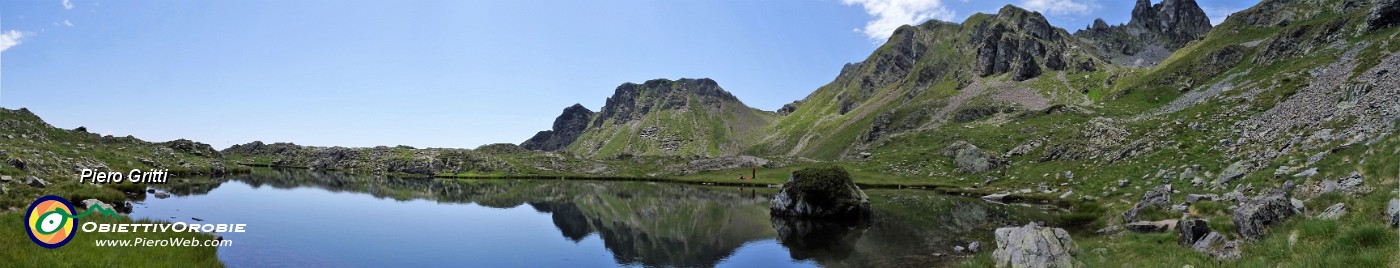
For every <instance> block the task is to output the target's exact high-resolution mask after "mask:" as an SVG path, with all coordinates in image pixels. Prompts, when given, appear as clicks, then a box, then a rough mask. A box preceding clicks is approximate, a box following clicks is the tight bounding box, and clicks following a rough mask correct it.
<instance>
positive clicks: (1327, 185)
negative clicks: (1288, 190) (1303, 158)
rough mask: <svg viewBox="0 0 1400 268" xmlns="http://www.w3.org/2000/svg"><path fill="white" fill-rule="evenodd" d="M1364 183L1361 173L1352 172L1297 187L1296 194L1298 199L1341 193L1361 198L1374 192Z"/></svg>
mask: <svg viewBox="0 0 1400 268" xmlns="http://www.w3.org/2000/svg"><path fill="white" fill-rule="evenodd" d="M1364 183H1365V178H1364V177H1362V176H1361V173H1359V172H1354V171H1353V172H1352V173H1351V174H1349V175H1347V176H1346V177H1341V178H1337V179H1327V180H1322V181H1318V182H1315V183H1312V184H1307V185H1303V186H1301V187H1298V190H1297V191H1296V193H1297V195H1298V196H1299V197H1300V198H1303V199H1311V198H1313V197H1317V196H1319V195H1322V194H1325V193H1331V192H1341V193H1344V194H1347V195H1351V196H1361V195H1365V194H1368V193H1371V191H1374V190H1375V189H1374V188H1371V187H1368V186H1365V185H1363V184H1364Z"/></svg>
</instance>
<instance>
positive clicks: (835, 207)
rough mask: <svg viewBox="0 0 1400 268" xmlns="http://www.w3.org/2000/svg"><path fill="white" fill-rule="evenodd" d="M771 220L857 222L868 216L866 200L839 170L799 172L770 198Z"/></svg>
mask: <svg viewBox="0 0 1400 268" xmlns="http://www.w3.org/2000/svg"><path fill="white" fill-rule="evenodd" d="M769 212H770V213H771V214H773V215H774V216H789V217H803V218H822V219H859V218H866V217H869V216H870V212H871V210H870V199H869V198H868V197H866V195H865V192H864V191H861V190H860V187H858V186H856V184H855V182H853V181H851V175H850V173H847V172H846V170H845V169H843V168H841V167H839V166H826V167H816V168H806V169H800V170H797V171H793V172H792V177H790V178H788V181H787V183H784V184H783V188H782V189H781V190H779V191H778V195H776V196H774V197H773V202H772V204H771V206H770V207H769Z"/></svg>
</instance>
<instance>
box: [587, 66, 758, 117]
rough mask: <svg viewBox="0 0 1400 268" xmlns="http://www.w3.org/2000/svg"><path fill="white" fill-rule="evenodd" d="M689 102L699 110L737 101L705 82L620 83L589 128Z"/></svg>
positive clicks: (711, 83)
mask: <svg viewBox="0 0 1400 268" xmlns="http://www.w3.org/2000/svg"><path fill="white" fill-rule="evenodd" d="M692 101H694V103H696V104H700V105H701V106H718V105H720V104H721V103H725V102H738V101H739V99H738V98H735V97H734V95H732V94H729V91H725V90H724V89H723V88H720V87H719V83H716V82H715V80H712V79H709V78H700V79H687V78H683V79H678V80H670V79H653V80H648V81H646V82H643V83H641V84H636V83H623V84H622V85H620V86H617V90H615V91H614V92H613V95H612V97H608V100H607V101H606V102H605V103H604V105H603V109H602V110H599V111H598V120H594V121H593V126H594V127H597V126H602V125H603V123H604V122H606V121H607V120H609V119H613V120H617V122H619V123H620V122H627V121H631V120H633V119H638V118H641V117H643V116H646V115H647V114H649V113H651V112H653V111H660V110H672V109H682V108H687V107H688V106H689V105H690V104H691V103H692ZM694 108H701V107H694Z"/></svg>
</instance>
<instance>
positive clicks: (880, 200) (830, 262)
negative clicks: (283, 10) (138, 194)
mask: <svg viewBox="0 0 1400 268" xmlns="http://www.w3.org/2000/svg"><path fill="white" fill-rule="evenodd" d="M191 181H195V182H191ZM230 181H234V182H237V183H239V184H246V185H247V186H249V187H251V189H250V190H245V191H247V192H240V193H238V194H240V195H253V196H250V197H249V198H256V197H255V196H256V195H257V193H258V192H259V191H265V189H268V188H271V189H279V190H288V189H292V190H293V191H307V190H311V191H327V192H330V193H352V194H354V195H363V194H368V195H370V196H373V197H374V198H377V199H380V200H383V201H389V200H388V199H392V200H395V201H400V202H409V201H414V200H426V201H433V202H437V203H438V206H458V205H464V204H475V205H479V206H483V207H489V208H499V209H515V208H519V207H522V205H528V208H530V209H533V210H534V211H537V212H539V213H547V214H549V216H548V217H549V219H550V220H551V221H552V224H553V226H554V227H555V228H556V229H557V231H558V232H559V234H560V235H561V236H562V237H563V238H564V239H566V240H567V241H570V242H572V243H573V244H582V243H589V241H590V240H589V238H590V237H591V236H594V235H596V236H597V238H598V240H601V242H602V246H603V248H605V249H606V251H607V252H606V254H610V255H611V257H612V263H614V264H616V265H629V266H632V265H640V266H675V267H711V266H753V265H754V263H744V262H747V261H752V260H755V259H768V260H777V261H778V262H777V263H787V264H788V265H791V266H808V265H811V264H817V265H821V266H838V267H846V266H861V267H867V266H930V265H939V264H946V263H947V262H951V261H957V260H960V259H962V258H964V257H965V256H967V255H962V254H960V253H954V252H953V247H955V246H965V245H967V244H968V243H969V242H972V241H981V242H982V244H983V245H984V246H983V250H990V249H991V247H993V246H994V243H991V241H992V239H991V234H992V232H991V230H992V229H994V228H996V227H1001V226H1007V225H1019V224H1023V223H1025V222H1026V221H1029V220H1033V219H1038V218H1041V217H1045V215H1046V213H1047V212H1044V211H1042V210H1040V209H1038V208H1032V207H1025V206H1016V205H1002V204H993V203H987V202H984V201H981V200H978V199H973V198H964V197H953V196H944V195H938V194H936V193H934V192H930V191H911V190H884V189H872V190H867V191H866V192H867V194H868V195H869V196H870V197H871V201H872V205H873V208H874V209H875V212H874V213H873V217H872V218H871V219H870V220H868V221H860V222H831V221H812V220H803V219H791V218H770V217H769V215H768V202H769V200H770V199H771V198H772V195H773V194H775V193H776V189H771V188H757V189H755V188H741V187H716V186H698V185H689V184H674V183H653V182H619V181H586V180H541V179H535V180H506V179H486V180H460V179H452V180H444V179H423V178H393V177H387V178H386V177H376V176H368V175H358V174H351V173H338V172H314V171H307V170H296V169H268V168H259V169H255V171H254V172H253V173H251V174H247V175H242V176H238V177H232V178H225V179H191V180H178V179H177V180H174V182H172V183H171V184H166V185H153V188H155V189H157V190H159V191H162V192H167V193H170V194H172V195H174V196H175V197H174V198H171V199H170V200H185V201H188V200H193V199H198V198H201V197H202V196H205V195H215V194H217V193H218V192H219V191H222V190H224V189H223V188H227V187H221V186H223V185H225V184H226V183H228V182H230ZM230 191H231V190H230ZM340 196H346V195H343V194H337V195H333V197H334V198H340ZM141 204H144V205H145V206H148V207H150V208H142V206H141V205H138V206H137V210H138V211H137V213H136V214H134V215H144V216H147V217H150V218H157V219H159V218H163V217H161V216H163V215H154V213H156V212H150V213H153V214H150V215H147V214H143V213H141V211H140V210H143V209H152V210H156V208H157V207H161V206H179V204H180V203H178V202H171V201H167V200H161V199H155V198H151V197H147V199H146V202H145V203H141ZM252 205H256V203H253V204H250V206H252ZM192 209H193V208H187V210H192ZM325 209H333V208H325ZM347 213H349V212H347ZM217 216H218V215H208V216H207V217H209V218H218V217H217ZM477 218H479V219H482V220H490V218H489V215H481V217H477ZM232 220H233V221H237V220H238V219H232ZM466 227H470V226H466ZM522 231H525V230H524V228H522ZM538 231H539V230H534V232H538ZM444 232H452V230H445V231H444ZM295 236H296V234H276V235H275V236H272V238H268V239H272V240H276V239H297V238H296V237H295ZM445 237H447V236H446V235H444V238H442V239H447V238H445ZM344 239H347V240H353V239H355V236H347V237H345V238H344ZM366 239H368V238H366ZM424 239H433V237H427V238H424ZM240 242H242V241H240ZM257 242H258V241H249V242H244V244H242V245H240V246H244V247H256V245H248V243H254V244H255V243H257ZM274 242H276V241H268V243H274ZM467 242H472V243H488V244H489V243H493V241H467ZM531 242H534V241H513V242H512V243H517V244H518V243H527V245H526V246H527V247H528V243H531ZM773 242H776V243H777V244H780V245H781V248H782V249H783V250H785V251H786V253H787V254H786V256H784V255H783V254H781V253H777V252H771V250H770V251H758V250H749V249H750V248H753V247H751V246H746V245H750V244H752V245H763V244H764V243H773ZM595 243H596V242H595ZM359 245H362V246H364V247H376V246H383V245H376V244H374V243H359ZM989 245H992V246H989ZM225 250H243V248H237V247H229V248H221V249H220V251H221V254H220V255H221V258H224V256H225V254H223V251H225ZM736 251H751V252H750V253H744V254H758V255H757V256H744V257H742V258H741V257H736V255H742V254H740V253H736ZM598 253H602V252H598ZM461 254H467V255H470V254H473V253H470V252H463V253H461ZM536 254H545V255H544V256H548V255H547V254H548V252H540V253H536ZM264 257H265V256H264ZM492 257H493V256H466V257H464V258H465V259H468V260H474V259H481V258H492ZM328 258H331V259H336V258H366V256H329V257H328ZM442 261H448V260H442ZM524 261H525V263H522V264H526V265H529V264H537V265H547V264H546V263H530V262H529V260H524ZM225 262H226V263H229V264H230V265H231V266H238V264H239V262H238V261H232V260H227V259H226V260H225ZM764 263H765V266H767V265H770V264H771V263H772V262H764ZM441 264H442V265H450V266H462V265H465V266H473V265H472V263H461V262H455V261H454V262H451V263H441ZM746 264H747V265H746ZM350 265H355V264H354V263H351V264H350ZM362 265H363V264H362Z"/></svg>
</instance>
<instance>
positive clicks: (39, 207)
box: [24, 195, 78, 248]
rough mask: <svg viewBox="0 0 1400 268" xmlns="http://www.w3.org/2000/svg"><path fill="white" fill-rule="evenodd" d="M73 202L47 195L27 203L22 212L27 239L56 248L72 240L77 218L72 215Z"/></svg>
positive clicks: (75, 232)
mask: <svg viewBox="0 0 1400 268" xmlns="http://www.w3.org/2000/svg"><path fill="white" fill-rule="evenodd" d="M73 212H74V210H73V204H71V203H68V200H67V199H63V198H62V197H58V196H52V195H47V196H44V197H40V198H39V199H38V200H34V203H31V204H29V210H28V213H26V214H24V228H25V230H28V231H29V239H30V240H34V244H39V246H42V247H45V248H58V247H61V246H63V245H64V244H68V241H72V240H73V235H75V234H77V231H76V230H75V228H76V226H78V220H77V219H75V217H73V216H72V215H73Z"/></svg>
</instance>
